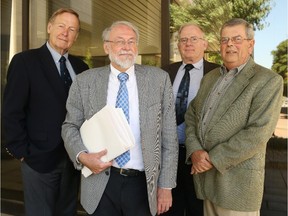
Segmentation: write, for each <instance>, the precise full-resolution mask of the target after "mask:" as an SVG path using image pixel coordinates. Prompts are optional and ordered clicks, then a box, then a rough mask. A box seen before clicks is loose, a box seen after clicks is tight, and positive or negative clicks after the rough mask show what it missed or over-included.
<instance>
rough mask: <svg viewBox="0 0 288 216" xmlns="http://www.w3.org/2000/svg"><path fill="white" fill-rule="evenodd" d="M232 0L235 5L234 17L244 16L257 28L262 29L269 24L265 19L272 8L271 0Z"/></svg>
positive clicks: (233, 9) (233, 8)
mask: <svg viewBox="0 0 288 216" xmlns="http://www.w3.org/2000/svg"><path fill="white" fill-rule="evenodd" d="M230 2H232V5H233V7H232V11H233V17H239V18H244V19H245V20H246V21H247V22H249V23H252V24H253V25H254V29H255V30H256V29H258V30H262V29H263V28H264V27H265V25H268V23H265V22H264V19H265V18H266V17H267V16H268V14H269V13H270V11H271V9H272V6H271V0H253V1H251V0H230ZM263 22H264V23H263Z"/></svg>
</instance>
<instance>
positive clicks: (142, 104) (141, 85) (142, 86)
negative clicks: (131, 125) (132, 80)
mask: <svg viewBox="0 0 288 216" xmlns="http://www.w3.org/2000/svg"><path fill="white" fill-rule="evenodd" d="M135 75H136V81H137V88H138V97H139V115H140V117H139V118H140V128H143V127H145V125H146V120H145V119H146V118H145V116H147V103H146V102H147V101H148V85H147V84H148V83H147V82H148V77H147V76H145V71H144V70H143V68H142V67H140V66H139V65H135Z"/></svg>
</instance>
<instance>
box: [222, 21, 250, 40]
mask: <svg viewBox="0 0 288 216" xmlns="http://www.w3.org/2000/svg"><path fill="white" fill-rule="evenodd" d="M237 25H243V26H245V30H246V37H247V38H248V39H254V28H253V25H252V24H250V23H248V22H247V21H246V20H244V19H241V18H233V19H230V20H228V21H227V22H225V23H224V24H223V26H222V28H221V30H220V35H222V31H223V29H224V28H226V27H231V26H237Z"/></svg>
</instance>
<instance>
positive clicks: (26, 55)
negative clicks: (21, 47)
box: [3, 9, 88, 216]
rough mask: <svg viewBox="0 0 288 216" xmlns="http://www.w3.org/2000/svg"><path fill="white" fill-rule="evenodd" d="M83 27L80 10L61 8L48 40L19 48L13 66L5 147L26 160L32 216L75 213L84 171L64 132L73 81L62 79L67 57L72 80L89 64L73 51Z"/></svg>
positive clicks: (5, 118) (25, 177)
mask: <svg viewBox="0 0 288 216" xmlns="http://www.w3.org/2000/svg"><path fill="white" fill-rule="evenodd" d="M79 28H80V20H79V15H78V14H77V13H76V12H75V11H73V10H71V9H59V10H57V11H56V12H55V13H54V14H53V15H52V16H51V18H50V19H49V22H48V25H47V32H48V34H49V39H48V41H47V43H46V44H44V45H43V46H42V47H40V48H38V49H32V50H28V51H24V52H21V53H18V54H16V55H15V56H14V57H13V59H12V60H11V63H10V65H9V68H8V74H7V85H6V89H5V92H4V101H3V124H4V130H5V136H4V138H5V147H6V149H7V152H8V153H9V154H10V155H12V156H13V157H14V158H16V159H19V160H20V161H21V172H22V178H23V187H24V203H25V211H26V215H29V216H31V215H35V216H39V215H46V216H48V215H49V216H50V215H51V216H52V215H61V216H63V215H67V216H68V215H69V216H71V215H75V214H76V210H77V199H78V187H79V180H80V179H79V178H80V173H79V172H78V171H76V170H75V169H74V167H73V164H72V163H71V161H70V160H69V159H68V156H67V153H66V151H65V148H64V145H63V140H62V138H61V126H62V122H63V121H64V119H65V115H66V108H65V105H66V99H67V96H68V90H69V87H70V86H69V85H68V86H67V85H66V84H65V83H64V81H63V75H62V73H61V71H62V70H60V62H59V59H60V57H61V56H62V57H63V56H64V57H65V59H66V67H67V69H68V71H67V70H66V72H68V74H67V73H66V75H67V76H68V79H70V80H71V79H72V80H73V78H74V77H75V76H76V74H78V73H80V72H82V71H84V70H87V69H88V66H87V65H86V64H85V63H84V62H83V61H82V60H80V59H78V58H76V57H73V56H71V55H68V50H69V48H70V47H71V46H72V44H73V43H74V42H75V41H76V39H77V36H78V33H79ZM64 64H65V61H64ZM64 69H65V67H64Z"/></svg>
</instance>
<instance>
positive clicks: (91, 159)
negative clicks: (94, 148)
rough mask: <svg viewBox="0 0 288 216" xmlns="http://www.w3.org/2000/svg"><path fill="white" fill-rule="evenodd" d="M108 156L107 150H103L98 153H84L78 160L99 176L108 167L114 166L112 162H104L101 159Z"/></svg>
mask: <svg viewBox="0 0 288 216" xmlns="http://www.w3.org/2000/svg"><path fill="white" fill-rule="evenodd" d="M106 154H107V150H103V151H100V152H97V153H86V152H82V153H81V154H80V155H79V157H78V160H79V161H80V163H82V164H83V165H84V166H86V167H88V168H89V169H90V170H91V171H92V172H93V173H94V174H98V173H100V172H102V171H103V170H105V169H107V168H108V167H110V166H112V161H109V162H103V161H101V157H102V156H104V155H106Z"/></svg>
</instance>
